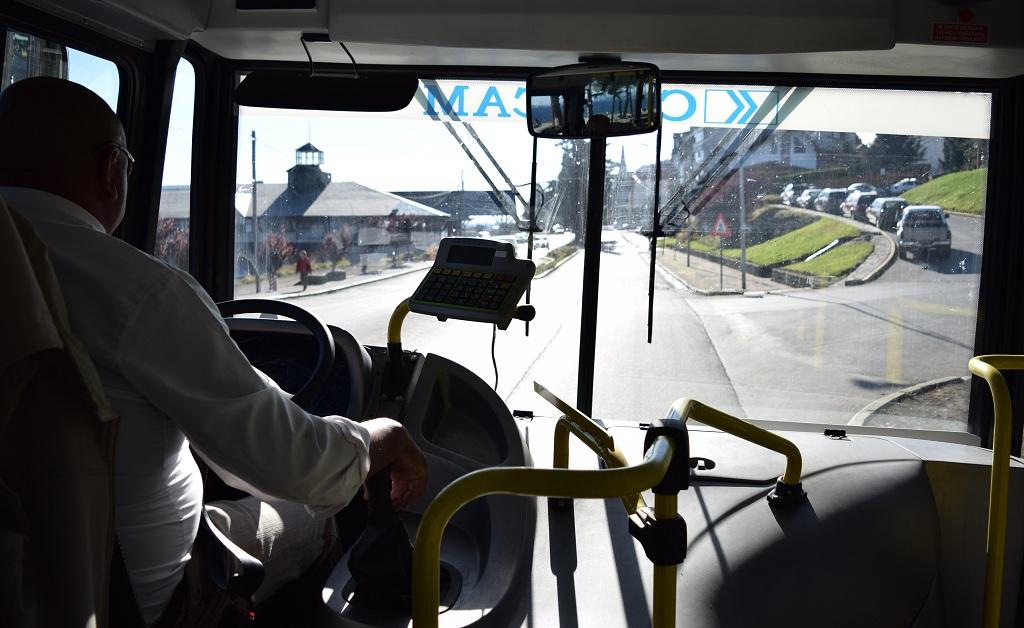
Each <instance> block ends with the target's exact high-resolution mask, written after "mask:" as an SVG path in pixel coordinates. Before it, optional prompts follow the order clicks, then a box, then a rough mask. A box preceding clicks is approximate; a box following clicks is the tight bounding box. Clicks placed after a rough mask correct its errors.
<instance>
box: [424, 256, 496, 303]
mask: <svg viewBox="0 0 1024 628" xmlns="http://www.w3.org/2000/svg"><path fill="white" fill-rule="evenodd" d="M514 281H515V277H514V276H512V275H503V274H499V273H485V272H474V271H467V270H459V269H456V268H447V267H444V266H435V267H434V268H433V269H431V272H430V275H428V276H427V278H426V279H425V280H424V281H423V283H422V284H420V287H419V289H418V290H417V291H416V294H415V295H414V296H413V298H414V299H415V300H417V301H425V302H427V303H436V304H438V305H447V306H452V307H463V308H478V309H482V310H497V309H498V308H499V307H501V303H502V301H504V300H505V297H506V296H507V295H508V293H509V290H510V289H511V288H512V284H513V282H514Z"/></svg>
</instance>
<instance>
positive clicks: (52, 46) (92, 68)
mask: <svg viewBox="0 0 1024 628" xmlns="http://www.w3.org/2000/svg"><path fill="white" fill-rule="evenodd" d="M3 50H4V58H3V71H2V75H0V89H2V88H4V87H6V86H8V85H10V84H12V83H14V82H16V81H20V80H22V79H26V78H29V77H34V76H52V77H55V78H62V79H67V80H70V81H74V82H75V83H78V84H80V85H83V86H85V87H88V88H89V89H91V90H92V91H94V92H96V94H98V95H99V97H100V98H102V99H103V100H104V101H105V102H106V103H107V105H109V106H110V108H111V109H113V110H114V111H117V95H118V90H119V89H120V77H119V75H118V72H117V66H116V65H114V63H113V62H112V61H108V60H107V59H102V58H100V57H96V56H93V55H91V54H88V53H86V52H82V51H80V50H75V49H74V48H68V47H66V46H64V45H63V44H61V43H58V42H54V41H50V40H46V39H43V38H41V37H36V36H34V35H29V34H27V33H20V32H17V31H10V30H9V31H7V32H6V37H5V42H4V48H3Z"/></svg>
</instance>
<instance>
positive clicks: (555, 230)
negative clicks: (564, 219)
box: [551, 222, 565, 234]
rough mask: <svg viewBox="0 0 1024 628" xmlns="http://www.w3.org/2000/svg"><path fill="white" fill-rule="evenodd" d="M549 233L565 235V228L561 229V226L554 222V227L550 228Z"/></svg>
mask: <svg viewBox="0 0 1024 628" xmlns="http://www.w3.org/2000/svg"><path fill="white" fill-rule="evenodd" d="M551 233H554V234H560V233H565V227H563V226H562V225H560V224H559V223H557V222H556V223H555V226H553V227H551Z"/></svg>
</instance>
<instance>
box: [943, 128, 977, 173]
mask: <svg viewBox="0 0 1024 628" xmlns="http://www.w3.org/2000/svg"><path fill="white" fill-rule="evenodd" d="M987 162H988V140H976V139H971V138H966V137H947V138H945V139H944V140H943V142H942V159H940V160H939V167H940V168H942V171H943V172H960V171H961V170H972V169H974V168H980V167H982V166H983V165H985V164H986V163H987Z"/></svg>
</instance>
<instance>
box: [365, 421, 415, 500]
mask: <svg viewBox="0 0 1024 628" xmlns="http://www.w3.org/2000/svg"><path fill="white" fill-rule="evenodd" d="M362 425H363V427H365V428H366V429H367V430H368V431H369V432H370V472H369V474H368V477H373V476H374V475H376V474H377V473H378V472H380V471H381V470H383V469H386V468H388V467H391V505H392V507H393V508H394V509H395V510H399V509H401V508H405V507H406V506H408V505H409V504H410V503H411V502H412V501H413V500H415V499H416V498H417V497H419V496H420V495H421V494H423V490H424V489H425V488H426V486H427V459H426V458H425V457H424V456H423V452H421V451H420V448H419V447H417V446H416V443H415V442H413V440H412V437H410V436H409V432H407V431H406V429H405V428H404V427H403V426H402V424H401V423H399V422H397V421H394V420H392V419H371V420H369V421H364V422H363V423H362Z"/></svg>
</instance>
